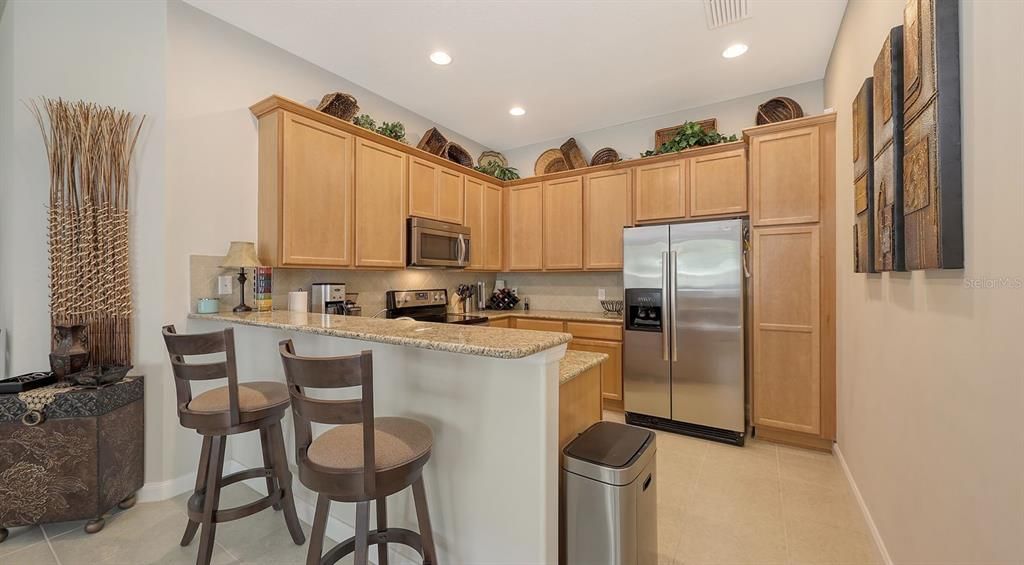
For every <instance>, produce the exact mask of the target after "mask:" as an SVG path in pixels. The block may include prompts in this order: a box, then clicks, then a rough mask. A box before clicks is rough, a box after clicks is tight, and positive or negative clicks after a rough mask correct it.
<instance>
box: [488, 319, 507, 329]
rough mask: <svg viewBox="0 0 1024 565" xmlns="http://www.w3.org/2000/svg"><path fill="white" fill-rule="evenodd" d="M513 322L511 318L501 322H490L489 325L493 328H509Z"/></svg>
mask: <svg viewBox="0 0 1024 565" xmlns="http://www.w3.org/2000/svg"><path fill="white" fill-rule="evenodd" d="M511 321H512V320H511V318H501V319H500V320H489V321H488V322H487V325H488V326H490V327H492V328H509V327H511V325H510V322H511Z"/></svg>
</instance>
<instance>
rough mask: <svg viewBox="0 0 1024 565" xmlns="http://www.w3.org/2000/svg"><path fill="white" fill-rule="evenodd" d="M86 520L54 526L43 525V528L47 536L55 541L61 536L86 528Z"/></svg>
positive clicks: (58, 523)
mask: <svg viewBox="0 0 1024 565" xmlns="http://www.w3.org/2000/svg"><path fill="white" fill-rule="evenodd" d="M85 522H86V521H85V520H74V521H71V522H54V523H52V524H43V525H42V528H43V529H44V530H46V535H47V536H50V539H53V538H55V537H57V536H59V535H62V534H66V533H68V532H70V531H73V530H77V529H81V528H83V527H85Z"/></svg>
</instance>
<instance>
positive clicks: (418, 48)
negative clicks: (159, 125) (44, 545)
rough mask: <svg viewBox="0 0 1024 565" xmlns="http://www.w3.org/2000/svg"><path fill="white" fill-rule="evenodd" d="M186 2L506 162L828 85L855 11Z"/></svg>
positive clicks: (698, 5) (696, 1)
mask: <svg viewBox="0 0 1024 565" xmlns="http://www.w3.org/2000/svg"><path fill="white" fill-rule="evenodd" d="M186 1H188V2H189V3H190V4H192V5H194V6H196V7H198V8H200V9H202V10H204V11H206V12H208V13H210V14H212V15H214V16H216V17H218V18H221V19H223V20H225V21H227V22H229V23H231V24H233V25H235V26H238V27H240V28H242V29H244V30H246V31H248V32H250V33H252V34H254V35H257V36H259V37H261V38H263V39H265V40H267V41H269V42H270V43H273V44H275V45H277V46H279V47H281V48H283V49H285V50H287V51H290V52H291V53H294V54H295V55H298V56H300V57H302V58H304V59H306V60H308V61H310V62H312V63H314V64H317V65H319V66H321V67H323V68H325V69H327V70H329V71H331V72H333V73H336V74H338V75H340V76H343V77H345V78H346V79H348V80H351V81H352V82H355V83H357V84H359V85H361V86H363V87H365V88H367V89H369V90H371V91H373V92H376V93H378V94H380V95H381V96H384V97H385V98H388V99H390V100H392V101H394V102H396V103H398V104H400V105H402V106H405V107H406V108H409V109H410V110H413V111H415V112H417V113H419V114H422V115H423V116H426V117H427V118H429V119H431V120H434V121H436V122H437V123H439V124H442V125H444V126H445V127H447V128H450V129H452V130H455V131H457V132H459V133H462V134H463V135H466V136H468V137H470V138H472V139H475V140H476V141H478V142H480V143H482V144H484V145H486V146H489V147H491V148H494V149H499V150H506V149H510V148H515V147H521V146H523V145H528V144H531V143H536V142H539V141H543V140H547V139H551V138H561V137H569V136H571V135H574V134H576V133H579V132H584V131H589V130H593V129H598V128H602V127H607V126H610V125H615V124H619V123H623V122H629V121H632V120H637V119H641V118H646V117H650V116H655V115H658V114H663V113H667V112H672V111H676V110H681V109H686V108H692V107H695V106H701V105H705V104H710V103H713V102H718V101H721V100H728V99H731V98H736V97H740V96H746V95H749V94H755V93H757V92H762V91H765V90H771V89H775V88H780V87H783V86H788V85H791V84H797V83H801V82H807V81H811V80H817V79H820V78H822V77H823V76H824V74H825V66H826V64H827V63H828V58H829V54H830V52H831V50H832V44H833V42H834V40H835V37H836V33H837V30H838V29H839V24H840V22H841V20H842V17H843V12H844V10H845V8H846V0H750V16H751V17H750V18H749V19H746V20H743V21H740V22H738V23H734V24H731V25H728V26H725V27H722V28H718V29H716V30H708V28H707V24H706V22H705V15H704V7H703V2H702V1H700V0H686V1H677V2H670V1H625V0H622V1H603V2H597V1H594V2H581V1H556V0H552V1H457V2H452V1H448V2H439V1H421V2H412V1H378V2H371V1H345V2H341V1H336V2H325V1H323V0H319V1H311V0H298V1H295V0H289V1H285V0H268V1H263V2H229V1H225V0H186ZM735 42H743V43H746V44H748V45H749V46H750V51H748V52H747V54H746V55H743V56H742V57H739V58H737V59H731V60H727V59H724V58H722V56H721V53H722V50H723V49H725V48H726V47H727V46H729V45H730V44H732V43H735ZM439 49H440V50H444V51H447V52H448V53H449V54H451V56H452V57H453V59H454V60H453V62H452V64H450V65H448V66H447V67H440V66H437V65H434V64H433V63H431V62H430V61H429V59H428V56H429V54H430V53H431V52H433V51H435V50H439ZM513 105H521V106H523V107H524V108H526V112H527V113H526V115H525V116H523V117H519V118H516V117H513V116H510V115H509V114H508V109H509V108H510V107H511V106H513Z"/></svg>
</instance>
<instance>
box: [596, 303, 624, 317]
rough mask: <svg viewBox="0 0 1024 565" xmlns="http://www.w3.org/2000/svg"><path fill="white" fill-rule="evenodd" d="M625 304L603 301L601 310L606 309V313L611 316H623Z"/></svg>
mask: <svg viewBox="0 0 1024 565" xmlns="http://www.w3.org/2000/svg"><path fill="white" fill-rule="evenodd" d="M623 304H624V303H623V302H622V301H621V300H602V301H601V308H604V311H605V312H608V313H609V314H621V313H622V308H623Z"/></svg>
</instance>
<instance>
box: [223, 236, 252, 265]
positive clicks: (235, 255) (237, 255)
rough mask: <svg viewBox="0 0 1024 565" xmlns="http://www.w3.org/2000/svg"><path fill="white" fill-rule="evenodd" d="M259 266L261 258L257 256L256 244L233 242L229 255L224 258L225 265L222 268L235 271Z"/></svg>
mask: <svg viewBox="0 0 1024 565" xmlns="http://www.w3.org/2000/svg"><path fill="white" fill-rule="evenodd" d="M259 266H260V258H259V256H258V255H256V244H255V243H253V242H251V241H232V242H231V248H230V249H228V255H227V257H225V258H224V263H222V264H221V267H230V268H233V269H244V268H245V267H259Z"/></svg>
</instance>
